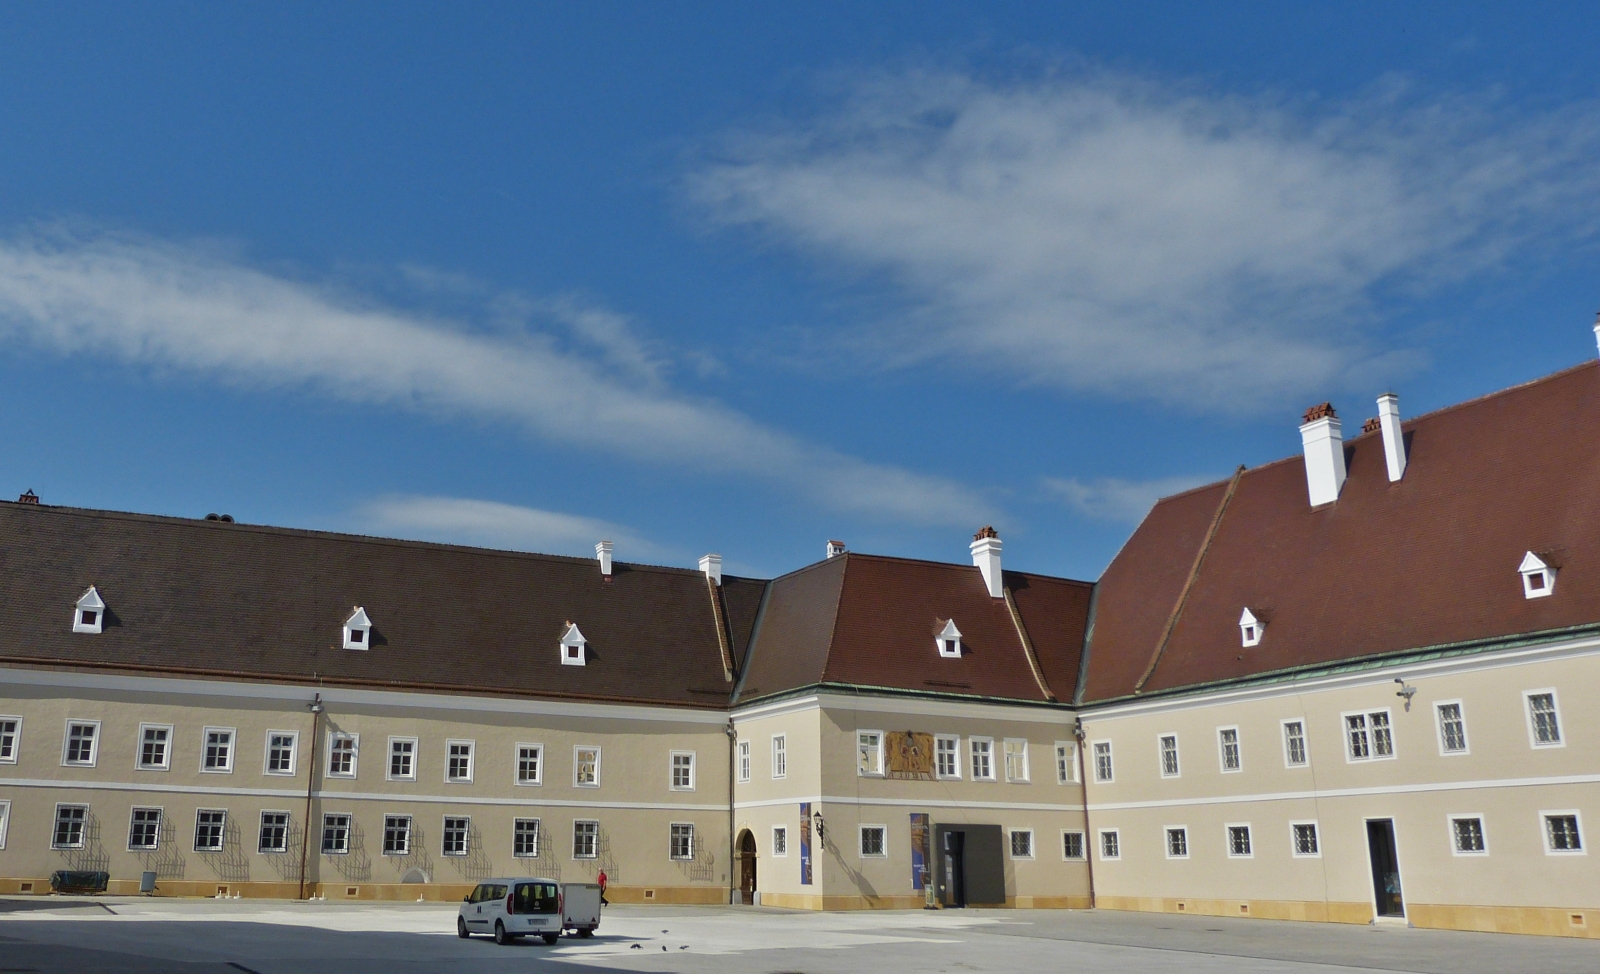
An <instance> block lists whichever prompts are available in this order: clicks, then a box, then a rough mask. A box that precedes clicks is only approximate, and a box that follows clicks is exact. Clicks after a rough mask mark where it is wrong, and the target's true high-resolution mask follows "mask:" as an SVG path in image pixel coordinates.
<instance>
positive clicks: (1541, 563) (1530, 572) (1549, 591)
mask: <svg viewBox="0 0 1600 974" xmlns="http://www.w3.org/2000/svg"><path fill="white" fill-rule="evenodd" d="M1517 571H1518V572H1520V573H1521V574H1522V597H1523V598H1525V599H1542V598H1544V597H1545V596H1546V595H1554V594H1555V592H1556V568H1555V566H1554V565H1551V564H1549V563H1547V562H1546V561H1545V560H1544V559H1543V558H1540V557H1539V556H1538V555H1536V554H1534V553H1533V552H1531V551H1530V552H1528V553H1527V554H1526V555H1523V556H1522V564H1521V565H1520V566H1518V568H1517ZM90 591H93V589H91V590H90Z"/></svg>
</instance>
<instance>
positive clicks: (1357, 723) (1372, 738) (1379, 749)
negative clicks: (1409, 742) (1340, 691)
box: [1344, 710, 1394, 761]
mask: <svg viewBox="0 0 1600 974" xmlns="http://www.w3.org/2000/svg"><path fill="white" fill-rule="evenodd" d="M1344 725H1345V741H1346V744H1347V746H1348V748H1349V750H1348V751H1347V752H1346V757H1347V760H1350V761H1373V760H1377V759H1379V758H1392V757H1394V732H1393V731H1392V730H1391V729H1390V726H1389V711H1387V710H1375V711H1371V712H1369V713H1364V714H1345V715H1344Z"/></svg>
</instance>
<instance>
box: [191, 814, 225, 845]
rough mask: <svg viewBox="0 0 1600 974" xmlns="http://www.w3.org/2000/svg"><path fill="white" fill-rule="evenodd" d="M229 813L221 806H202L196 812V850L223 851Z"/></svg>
mask: <svg viewBox="0 0 1600 974" xmlns="http://www.w3.org/2000/svg"><path fill="white" fill-rule="evenodd" d="M227 824H228V813H227V812H226V811H224V810H222V809H220V808H202V809H200V810H199V811H197V812H195V813H194V851H196V852H221V851H222V836H223V833H224V830H225V829H226V828H227Z"/></svg>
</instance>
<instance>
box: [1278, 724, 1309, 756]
mask: <svg viewBox="0 0 1600 974" xmlns="http://www.w3.org/2000/svg"><path fill="white" fill-rule="evenodd" d="M1305 764H1306V725H1305V722H1304V721H1299V720H1286V721H1284V722H1283V766H1284V767H1286V768H1303V767H1305Z"/></svg>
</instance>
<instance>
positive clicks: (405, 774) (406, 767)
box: [389, 737, 417, 781]
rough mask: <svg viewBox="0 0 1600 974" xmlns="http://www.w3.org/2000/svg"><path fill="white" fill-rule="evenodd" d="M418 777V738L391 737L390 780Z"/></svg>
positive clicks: (411, 779)
mask: <svg viewBox="0 0 1600 974" xmlns="http://www.w3.org/2000/svg"><path fill="white" fill-rule="evenodd" d="M416 777H417V739H416V738H414V737H391V738H389V780H391V781H414V780H416Z"/></svg>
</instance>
